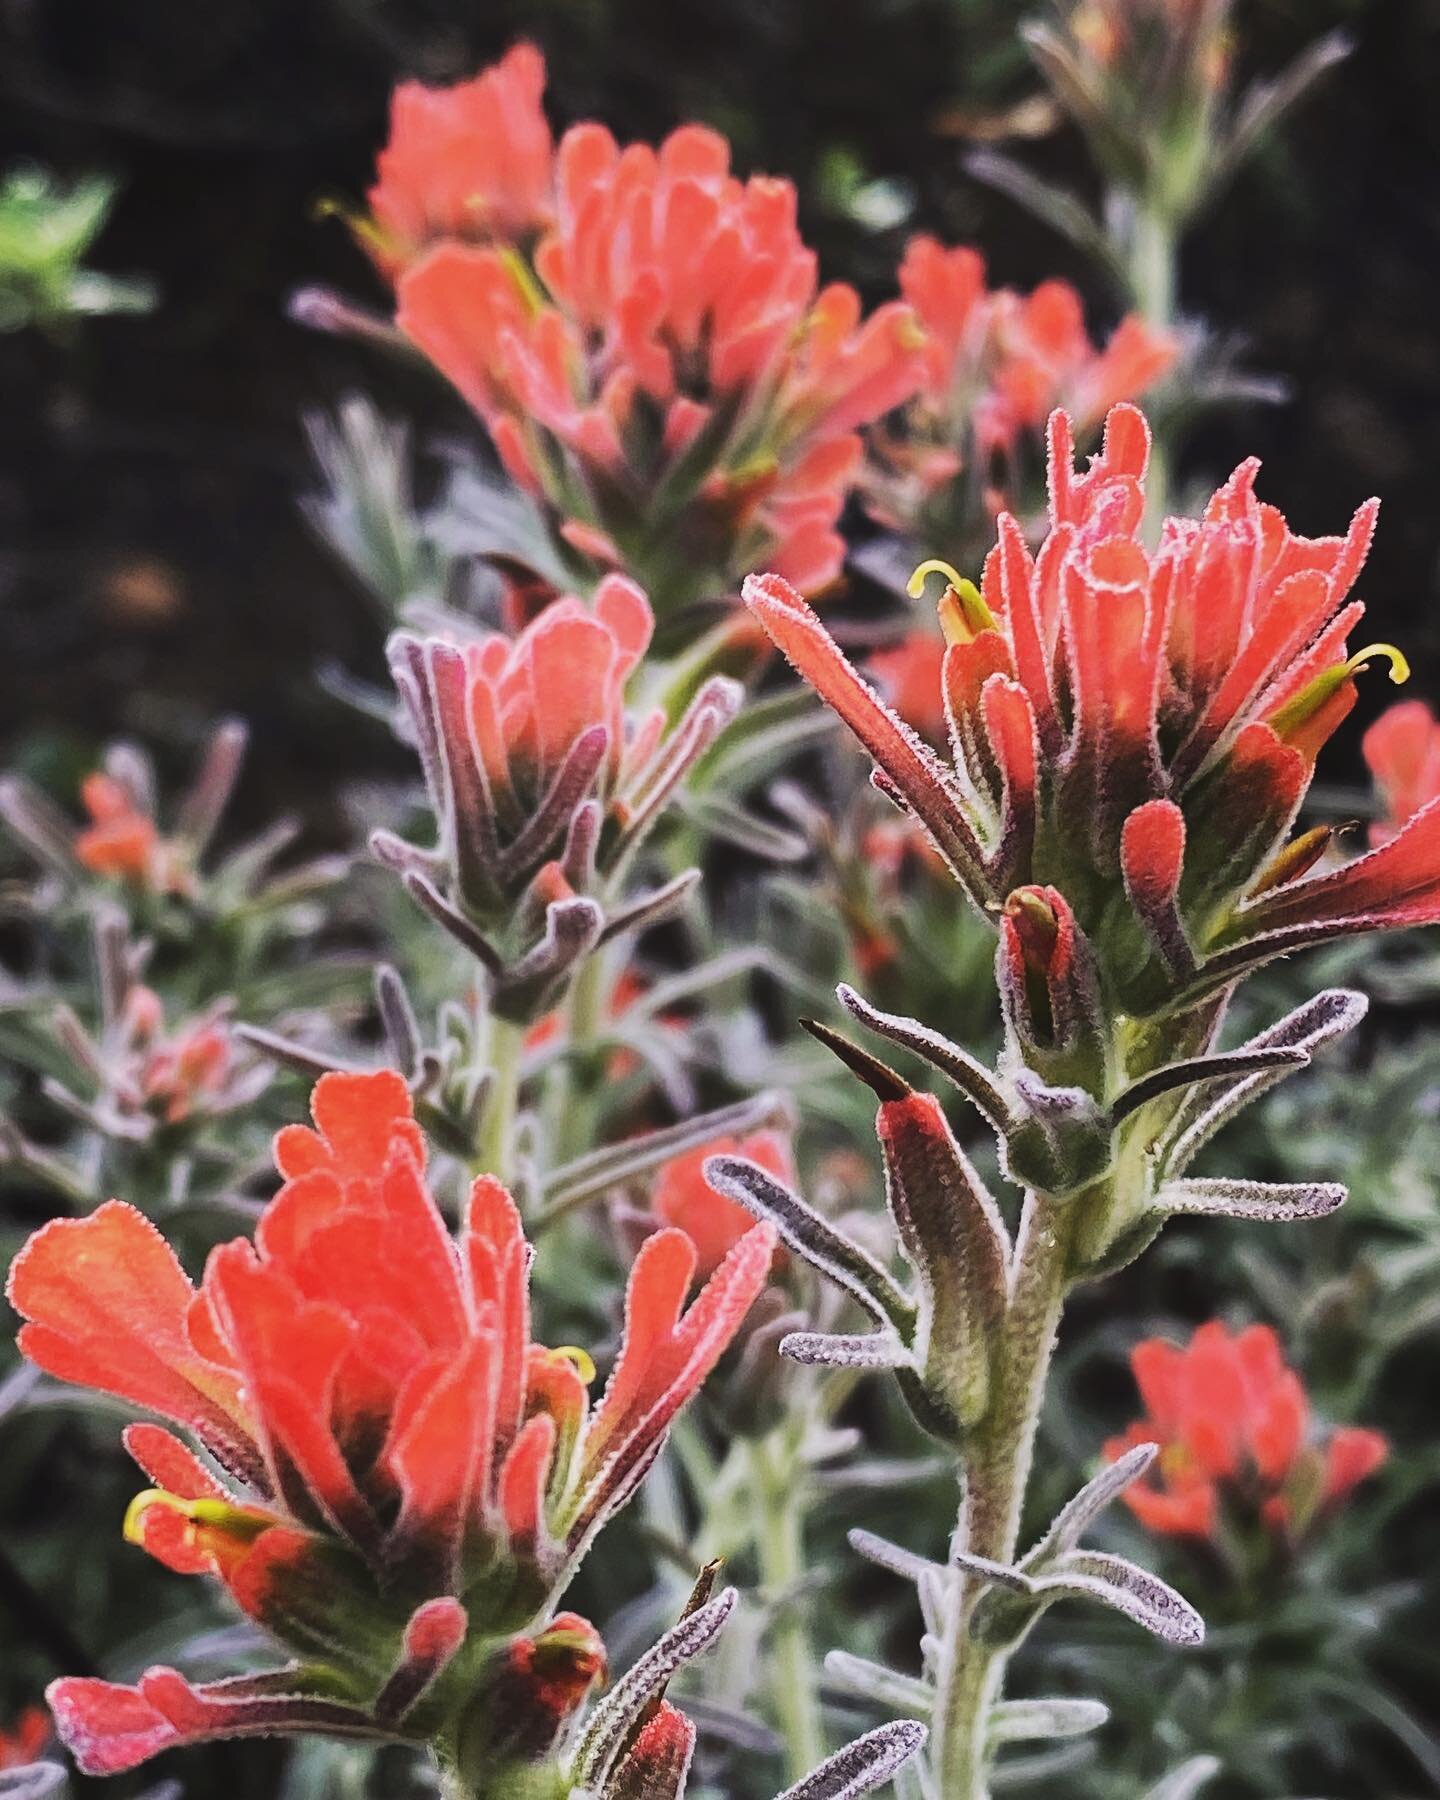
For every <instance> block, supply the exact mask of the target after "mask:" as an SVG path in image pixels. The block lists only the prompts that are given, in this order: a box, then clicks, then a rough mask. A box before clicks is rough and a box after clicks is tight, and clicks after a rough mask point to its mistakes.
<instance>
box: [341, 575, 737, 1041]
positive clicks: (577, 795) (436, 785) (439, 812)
mask: <svg viewBox="0 0 1440 1800" xmlns="http://www.w3.org/2000/svg"><path fill="white" fill-rule="evenodd" d="M652 627H653V619H652V615H651V611H650V607H649V604H648V602H647V600H646V598H645V596H644V595H643V594H642V593H641V591H640V590H639V588H637V587H636V586H635V585H634V583H633V582H631V581H628V580H626V579H624V578H623V577H621V576H618V575H610V576H606V577H605V578H604V579H603V580H602V581H601V582H600V584H599V587H598V589H597V591H596V594H595V599H594V603H593V605H591V606H588V607H587V606H586V605H585V604H584V603H583V602H582V601H580V600H578V599H575V598H573V597H571V596H566V597H565V598H563V599H559V600H555V601H553V602H552V603H551V604H550V605H548V606H546V607H545V608H544V609H543V610H542V611H541V612H540V613H539V615H538V616H537V617H536V618H535V619H534V620H532V622H531V623H530V624H529V625H528V626H526V628H525V629H524V630H523V631H522V632H521V633H520V635H519V636H518V637H516V638H513V639H512V638H509V637H506V636H505V635H503V634H502V633H499V632H494V633H488V634H482V635H479V636H477V637H474V638H472V639H470V640H469V641H467V642H464V643H454V642H451V641H450V640H449V639H447V638H440V637H429V638H420V637H416V636H414V635H412V634H410V633H408V632H400V633H397V634H396V635H395V636H394V637H393V638H392V640H391V643H390V666H391V671H392V673H393V675H394V679H395V684H396V686H397V688H398V689H399V691H400V694H401V697H402V699H403V701H404V704H405V709H406V715H407V720H408V724H409V728H410V733H411V735H412V737H413V740H414V742H415V744H416V747H417V748H418V750H419V752H420V759H421V765H422V768H423V770H424V775H425V782H426V787H427V789H428V792H429V796H430V803H431V807H432V810H433V812H434V814H435V818H436V821H437V827H438V832H439V841H438V843H437V846H436V848H435V849H434V850H421V849H417V848H416V847H415V846H413V845H411V844H408V843H405V842H402V841H401V840H400V839H399V838H396V837H394V836H392V835H391V834H388V833H379V834H377V835H376V836H375V837H374V838H373V839H372V844H373V847H374V849H375V852H376V854H377V855H378V856H379V857H380V858H381V859H382V860H383V861H384V862H385V863H387V864H388V865H389V866H390V867H392V868H394V869H396V870H397V871H398V872H399V873H400V874H401V875H402V876H403V877H404V879H405V882H406V885H407V887H408V888H409V890H410V892H411V893H412V894H413V895H414V897H415V898H416V899H417V901H419V903H420V904H421V905H422V906H424V907H425V908H426V909H427V910H428V911H430V912H431V913H432V914H434V915H435V916H436V917H437V918H438V919H439V920H440V922H441V923H442V924H444V925H445V926H446V927H447V928H448V929H450V930H451V931H452V932H453V933H454V935H455V936H456V937H457V938H459V940H460V941H461V942H462V943H463V944H464V945H465V946H466V947H467V948H468V949H470V950H471V951H473V952H474V954H475V955H476V956H477V957H478V958H479V960H480V961H481V963H482V964H483V966H484V968H485V969H486V971H487V974H488V976H489V979H490V987H491V999H492V1004H493V1006H494V1008H495V1010H496V1011H497V1012H499V1013H500V1014H502V1015H503V1016H506V1017H510V1018H513V1019H514V1020H516V1021H517V1022H519V1023H525V1024H532V1023H534V1022H535V1021H537V1020H538V1019H540V1018H541V1017H542V1016H543V1015H544V1013H545V1012H546V1010H547V1008H549V1007H551V1006H553V1005H554V1003H555V1000H556V998H557V995H558V993H559V991H560V990H561V988H562V986H563V984H564V982H565V980H566V979H567V978H568V976H569V975H570V973H571V972H572V971H573V970H574V968H575V966H576V964H577V963H578V962H579V961H580V960H581V959H582V958H583V957H584V956H585V955H587V954H588V953H589V952H590V951H592V950H593V949H594V948H595V947H596V945H597V944H599V943H600V942H602V941H603V940H604V939H606V938H608V937H612V936H614V935H615V934H616V933H617V932H619V931H622V930H626V929H633V928H635V927H637V926H638V925H640V924H647V923H653V922H654V921H655V920H656V919H657V918H659V917H662V916H663V915H664V914H665V913H666V912H667V911H669V910H672V909H673V908H674V907H675V906H677V905H678V904H680V902H681V901H682V900H683V899H684V897H685V895H686V893H687V892H688V891H689V889H690V888H691V887H692V886H693V884H694V880H695V877H694V875H693V874H690V873H686V874H683V875H681V876H679V877H678V878H676V879H675V880H672V881H670V882H667V883H666V884H665V885H664V886H663V887H662V888H659V889H656V890H654V891H652V892H649V893H647V894H645V895H643V896H640V897H638V898H630V899H628V900H623V901H620V900H617V897H616V891H615V890H616V887H617V884H618V883H619V881H620V880H621V879H622V878H623V876H624V874H625V872H626V871H627V870H628V868H629V867H630V865H631V864H632V862H633V860H634V858H635V855H636V852H637V850H638V849H639V847H640V845H641V844H642V843H643V841H644V839H645V837H646V835H647V834H648V833H649V832H650V831H651V829H653V827H654V825H655V824H656V822H657V820H658V819H659V818H660V816H661V814H662V812H663V810H664V808H665V806H666V805H667V804H668V803H669V801H670V800H671V799H672V797H673V796H674V793H675V791H676V789H677V787H678V786H679V784H680V783H681V781H682V780H683V779H684V777H685V775H686V774H687V772H688V771H689V770H690V769H691V768H692V767H693V766H694V764H695V762H696V761H697V759H698V758H699V757H700V756H701V754H702V753H703V752H704V751H705V750H706V749H707V748H708V747H709V745H710V744H711V743H713V742H714V739H715V737H716V735H717V734H718V732H719V731H720V729H721V727H722V726H723V725H725V724H726V723H727V722H728V721H729V719H730V718H731V717H732V716H733V715H734V712H735V709H736V707H737V706H738V704H739V698H740V695H739V689H738V688H737V687H736V685H735V684H734V683H733V682H731V681H728V680H726V679H725V678H724V677H720V676H716V677H714V678H712V679H711V680H709V681H707V682H706V683H704V685H703V686H702V687H701V688H700V690H699V692H698V693H697V694H696V695H695V697H694V699H693V701H692V702H691V704H690V706H689V707H688V708H687V709H686V711H685V713H684V714H683V716H682V717H681V718H680V720H679V721H678V723H677V724H676V725H675V726H674V728H673V729H672V730H669V731H667V729H666V718H665V713H664V710H663V708H661V707H655V708H652V709H650V710H648V711H645V712H642V713H639V714H636V715H633V716H632V715H631V714H629V713H627V711H626V709H625V705H624V699H625V689H626V684H627V682H628V681H629V678H630V676H631V674H632V673H633V671H634V670H635V668H636V666H637V664H638V663H639V662H640V659H641V658H642V656H643V655H644V652H645V649H646V646H647V645H648V643H649V641H650V634H651V630H652Z"/></svg>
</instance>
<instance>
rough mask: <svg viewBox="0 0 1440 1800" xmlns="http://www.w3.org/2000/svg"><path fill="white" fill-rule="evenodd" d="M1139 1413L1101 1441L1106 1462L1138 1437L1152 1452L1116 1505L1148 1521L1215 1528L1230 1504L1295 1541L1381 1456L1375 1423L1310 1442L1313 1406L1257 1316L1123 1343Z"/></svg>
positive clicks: (1183, 1529) (1174, 1531)
mask: <svg viewBox="0 0 1440 1800" xmlns="http://www.w3.org/2000/svg"><path fill="white" fill-rule="evenodd" d="M1130 1366H1131V1368H1132V1369H1133V1370H1134V1372H1135V1383H1136V1386H1137V1387H1138V1388H1139V1389H1140V1398H1141V1400H1142V1401H1143V1402H1144V1404H1145V1417H1144V1418H1143V1419H1141V1420H1140V1421H1139V1422H1138V1423H1136V1424H1134V1425H1132V1426H1130V1428H1129V1430H1128V1431H1126V1432H1125V1433H1124V1434H1123V1435H1122V1436H1120V1437H1117V1438H1112V1439H1111V1440H1110V1442H1109V1443H1108V1444H1107V1445H1106V1446H1105V1458H1106V1460H1107V1461H1108V1462H1115V1461H1117V1460H1118V1459H1119V1458H1120V1457H1121V1456H1123V1455H1125V1454H1126V1452H1127V1451H1129V1450H1131V1449H1132V1448H1133V1447H1134V1446H1135V1445H1137V1444H1144V1443H1155V1444H1158V1445H1159V1446H1160V1455H1159V1457H1158V1459H1157V1461H1156V1462H1155V1464H1154V1465H1153V1467H1152V1471H1151V1474H1150V1475H1148V1476H1147V1477H1146V1478H1145V1479H1143V1480H1140V1481H1136V1482H1132V1483H1131V1485H1130V1486H1129V1487H1127V1488H1126V1490H1125V1495H1124V1498H1125V1504H1126V1505H1127V1506H1128V1507H1129V1508H1130V1510H1131V1511H1132V1512H1133V1513H1134V1514H1135V1516H1136V1518H1137V1519H1139V1521H1140V1523H1141V1524H1142V1525H1144V1526H1145V1527H1146V1528H1147V1529H1148V1530H1150V1531H1155V1532H1160V1533H1163V1534H1166V1535H1173V1536H1180V1537H1202V1538H1217V1537H1219V1536H1220V1535H1221V1533H1222V1531H1223V1529H1224V1526H1225V1520H1226V1516H1227V1508H1229V1509H1236V1510H1238V1512H1239V1513H1240V1515H1241V1516H1243V1517H1245V1518H1250V1519H1257V1518H1258V1520H1259V1521H1260V1522H1261V1523H1262V1524H1263V1525H1265V1526H1266V1528H1267V1529H1268V1530H1269V1531H1271V1532H1272V1533H1275V1534H1277V1535H1279V1536H1281V1537H1284V1538H1286V1539H1292V1540H1293V1539H1296V1538H1299V1537H1301V1536H1303V1535H1304V1533H1305V1532H1306V1531H1307V1530H1308V1529H1309V1528H1310V1527H1311V1526H1312V1525H1313V1524H1314V1522H1315V1521H1316V1520H1317V1519H1318V1518H1320V1517H1321V1516H1322V1515H1323V1514H1324V1513H1326V1512H1327V1511H1329V1510H1331V1509H1333V1508H1334V1507H1336V1506H1338V1505H1339V1504H1340V1502H1341V1501H1343V1500H1344V1499H1345V1498H1346V1496H1347V1495H1348V1494H1349V1493H1350V1492H1351V1491H1352V1489H1354V1488H1356V1487H1358V1486H1359V1484H1360V1483H1361V1482H1362V1481H1364V1480H1365V1479H1366V1477H1367V1476H1369V1475H1372V1474H1373V1473H1374V1472H1375V1470H1376V1469H1378V1468H1379V1467H1380V1465H1381V1464H1382V1463H1383V1462H1384V1460H1385V1457H1386V1443H1385V1439H1384V1438H1383V1437H1381V1435H1380V1434H1379V1432H1376V1431H1370V1430H1367V1429H1365V1428H1364V1427H1362V1426H1358V1425H1346V1426H1341V1427H1339V1428H1338V1429H1336V1430H1334V1431H1332V1432H1330V1433H1329V1435H1328V1436H1327V1437H1326V1438H1325V1439H1324V1441H1323V1442H1322V1443H1318V1444H1316V1443H1312V1442H1310V1441H1309V1424H1310V1406H1309V1401H1308V1400H1307V1398H1306V1394H1305V1389H1304V1388H1303V1386H1302V1385H1301V1383H1300V1378H1299V1376H1298V1375H1296V1373H1295V1371H1294V1370H1293V1369H1291V1368H1289V1367H1287V1366H1286V1363H1285V1359H1284V1356H1283V1354H1282V1352H1281V1349H1280V1343H1279V1340H1278V1339H1277V1338H1276V1336H1275V1333H1274V1332H1273V1331H1271V1330H1270V1329H1269V1328H1268V1327H1267V1326H1264V1325H1250V1326H1247V1327H1246V1328H1245V1329H1244V1330H1243V1331H1238V1332H1235V1333H1233V1334H1232V1333H1231V1332H1229V1331H1228V1330H1227V1329H1226V1328H1225V1326H1224V1325H1222V1324H1220V1323H1219V1322H1218V1321H1215V1322H1212V1323H1210V1324H1208V1325H1202V1326H1200V1327H1199V1328H1198V1329H1197V1330H1196V1331H1195V1332H1194V1333H1193V1334H1192V1336H1191V1338H1190V1342H1189V1343H1188V1344H1186V1345H1185V1346H1184V1347H1183V1348H1182V1347H1181V1346H1180V1345H1178V1344H1172V1343H1170V1342H1169V1341H1168V1340H1167V1339H1165V1338H1147V1339H1146V1340H1145V1342H1144V1343H1142V1344H1137V1345H1136V1346H1135V1348H1134V1350H1132V1351H1131V1353H1130Z"/></svg>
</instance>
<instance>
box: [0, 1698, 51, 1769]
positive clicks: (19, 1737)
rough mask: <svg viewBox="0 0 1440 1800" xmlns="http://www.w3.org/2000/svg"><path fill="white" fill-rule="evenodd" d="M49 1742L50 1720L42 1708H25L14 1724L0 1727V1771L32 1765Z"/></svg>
mask: <svg viewBox="0 0 1440 1800" xmlns="http://www.w3.org/2000/svg"><path fill="white" fill-rule="evenodd" d="M49 1741H50V1720H49V1719H48V1717H47V1716H46V1713H45V1709H44V1707H43V1706H27V1707H26V1708H25V1710H24V1712H22V1713H21V1714H20V1715H19V1717H18V1718H17V1719H16V1720H15V1722H14V1724H13V1725H11V1726H8V1727H5V1726H0V1771H3V1770H5V1769H20V1768H23V1767H24V1766H25V1764H26V1763H32V1762H34V1761H35V1759H36V1757H37V1756H39V1754H40V1752H41V1751H42V1750H43V1749H44V1748H45V1746H46V1744H47V1743H49Z"/></svg>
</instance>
